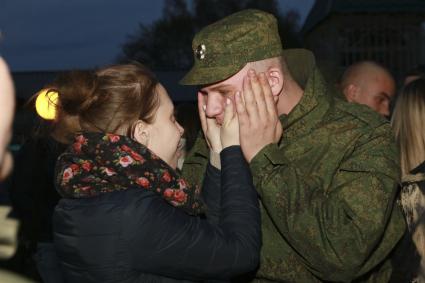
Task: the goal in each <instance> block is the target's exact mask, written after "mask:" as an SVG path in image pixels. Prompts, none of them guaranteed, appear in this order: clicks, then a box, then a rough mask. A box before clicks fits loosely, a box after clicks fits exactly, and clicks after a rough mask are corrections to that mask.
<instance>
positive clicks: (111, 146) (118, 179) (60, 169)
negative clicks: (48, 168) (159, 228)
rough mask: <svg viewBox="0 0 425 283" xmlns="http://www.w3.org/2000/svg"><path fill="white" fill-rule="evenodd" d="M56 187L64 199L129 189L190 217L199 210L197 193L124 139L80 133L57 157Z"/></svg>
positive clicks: (149, 153) (144, 150)
mask: <svg viewBox="0 0 425 283" xmlns="http://www.w3.org/2000/svg"><path fill="white" fill-rule="evenodd" d="M55 176H56V187H57V188H58V191H59V193H60V194H61V195H62V196H63V197H65V198H89V197H94V196H97V195H100V194H103V193H109V192H116V191H122V190H127V189H132V188H139V189H143V190H150V191H153V192H155V193H157V194H159V195H160V196H162V197H163V198H164V200H165V201H167V202H168V203H170V204H171V205H173V206H175V207H179V208H181V209H183V210H185V211H186V212H187V213H189V214H199V213H200V212H201V210H202V203H201V201H200V197H199V195H200V190H199V188H198V187H194V188H192V187H190V186H189V185H188V183H187V182H186V181H185V180H184V179H182V178H181V177H180V176H179V175H178V173H177V172H176V171H175V170H174V169H173V168H171V167H170V166H169V165H168V164H167V163H166V162H165V161H163V160H162V159H161V158H159V157H158V156H157V155H155V154H154V153H153V152H152V151H150V150H149V149H148V148H147V147H145V146H144V145H142V144H140V143H138V142H137V141H134V140H132V139H131V138H129V137H126V136H120V135H115V134H104V133H92V132H90V133H87V132H86V133H82V134H79V135H77V136H76V137H75V142H74V143H73V144H72V145H71V146H70V147H69V148H68V149H67V150H66V151H65V152H64V153H63V154H62V155H61V156H60V157H59V159H58V161H57V164H56V175H55Z"/></svg>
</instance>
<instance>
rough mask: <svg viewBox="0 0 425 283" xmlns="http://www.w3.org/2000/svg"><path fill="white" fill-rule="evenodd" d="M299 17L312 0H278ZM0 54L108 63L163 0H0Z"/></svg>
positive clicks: (60, 65) (19, 61)
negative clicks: (0, 36)
mask: <svg viewBox="0 0 425 283" xmlns="http://www.w3.org/2000/svg"><path fill="white" fill-rule="evenodd" d="M278 1H279V4H280V7H281V9H282V10H283V11H287V10H288V9H295V10H297V11H298V12H299V13H300V15H301V20H302V21H303V20H304V19H305V17H306V15H307V13H308V12H309V10H310V8H311V6H312V4H313V2H314V0H278ZM0 2H1V3H0V30H1V32H2V38H1V39H0V54H1V55H2V56H3V57H4V58H5V59H6V61H8V63H9V65H10V67H11V69H12V70H13V71H33V70H61V69H71V68H91V67H95V66H99V65H104V64H109V63H112V62H113V60H114V59H115V58H116V57H117V55H118V54H119V52H120V45H121V44H122V43H123V42H125V40H126V37H127V36H128V35H129V34H133V33H134V32H135V31H136V30H137V29H138V24H139V23H141V22H142V23H151V22H152V21H153V20H155V19H156V18H158V17H160V16H161V13H162V5H163V1H162V0H152V1H150V0H149V1H148V0H0Z"/></svg>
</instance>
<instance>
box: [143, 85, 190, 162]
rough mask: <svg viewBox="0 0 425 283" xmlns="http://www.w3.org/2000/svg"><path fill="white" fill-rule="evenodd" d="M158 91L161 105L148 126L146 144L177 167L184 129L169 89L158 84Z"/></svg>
mask: <svg viewBox="0 0 425 283" xmlns="http://www.w3.org/2000/svg"><path fill="white" fill-rule="evenodd" d="M156 91H157V93H158V97H159V107H158V109H157V112H156V114H155V119H154V122H153V123H152V124H150V125H148V126H147V129H148V131H147V132H148V137H147V142H145V143H144V144H145V145H146V146H147V147H148V148H149V149H150V150H151V151H153V152H154V153H155V154H156V155H158V156H159V157H160V158H161V159H163V160H164V161H165V162H167V163H168V164H169V165H170V166H171V167H172V168H174V169H175V168H176V166H177V160H178V158H179V153H180V150H179V148H178V146H179V143H180V139H181V137H182V135H183V132H184V130H183V128H182V127H181V126H180V124H179V123H178V122H177V121H176V119H175V117H174V105H173V103H172V101H171V99H170V97H169V96H168V94H167V91H166V90H165V89H164V87H163V86H162V85H161V84H158V87H157V89H156Z"/></svg>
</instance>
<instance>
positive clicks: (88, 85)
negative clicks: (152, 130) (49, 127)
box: [51, 64, 159, 142]
mask: <svg viewBox="0 0 425 283" xmlns="http://www.w3.org/2000/svg"><path fill="white" fill-rule="evenodd" d="M157 86H158V80H157V79H156V78H155V76H154V75H153V73H152V72H151V71H149V70H148V69H147V68H146V67H144V66H142V65H140V64H125V65H114V66H110V67H105V68H101V69H99V70H97V71H94V72H91V71H71V72H69V73H66V74H63V75H60V76H59V77H58V78H57V79H56V80H55V82H54V83H53V84H52V86H51V89H52V90H54V91H57V92H58V93H59V100H58V105H57V117H56V121H55V128H56V129H58V130H57V131H55V134H56V138H57V139H58V140H61V141H64V142H70V141H72V138H73V136H74V135H75V134H76V133H78V132H80V131H90V132H104V133H116V134H124V135H127V136H132V135H133V132H134V126H135V122H136V121H137V120H142V121H144V122H145V123H148V124H150V123H152V122H153V120H154V118H155V113H156V111H155V110H156V109H157V107H158V106H159V98H158V95H157V92H156V91H157Z"/></svg>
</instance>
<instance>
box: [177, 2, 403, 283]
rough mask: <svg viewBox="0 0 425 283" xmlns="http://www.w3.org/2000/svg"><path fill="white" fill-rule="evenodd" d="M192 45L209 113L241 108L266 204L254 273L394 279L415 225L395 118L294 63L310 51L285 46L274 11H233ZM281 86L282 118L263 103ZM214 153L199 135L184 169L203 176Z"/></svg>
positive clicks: (283, 277)
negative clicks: (331, 88)
mask: <svg viewBox="0 0 425 283" xmlns="http://www.w3.org/2000/svg"><path fill="white" fill-rule="evenodd" d="M192 46H193V51H194V57H195V58H194V66H193V68H192V69H191V70H190V71H189V72H188V74H187V75H186V76H185V77H184V78H183V79H182V81H181V83H182V84H184V85H198V86H200V91H199V92H198V105H199V110H200V111H205V113H206V115H207V117H208V118H209V119H215V120H216V122H217V125H218V126H219V125H220V124H221V123H222V121H223V110H224V106H225V103H226V101H227V98H230V99H231V100H233V101H235V103H236V106H237V109H238V115H239V122H240V137H241V146H242V149H243V152H244V154H245V157H246V158H247V160H248V161H249V163H250V167H251V170H252V173H253V178H254V183H255V186H256V189H257V191H258V194H259V198H260V200H261V204H262V232H263V247H262V252H261V263H260V266H259V269H258V271H257V273H256V274H255V279H254V281H255V282H303V283H304V282H323V281H339V282H349V281H354V280H358V281H369V282H371V281H373V282H386V281H388V279H389V277H390V275H391V265H390V262H389V260H388V255H389V253H390V252H391V250H392V249H393V247H394V246H395V245H396V243H397V242H398V241H399V239H400V238H401V236H402V235H403V233H404V231H405V223H404V220H403V217H402V214H401V211H400V209H399V208H398V207H397V206H396V205H395V201H394V199H395V195H396V192H397V189H396V183H397V180H398V178H399V176H398V172H399V166H398V163H397V160H398V157H397V151H396V147H395V144H394V142H393V137H392V134H391V130H390V126H389V124H388V122H387V121H385V119H383V118H382V117H380V116H379V115H377V114H376V113H374V112H371V111H364V108H363V107H361V106H359V105H357V104H349V103H347V102H343V101H342V100H338V99H335V98H334V97H332V96H331V95H328V93H327V89H326V83H325V82H324V79H323V77H322V75H321V74H320V73H319V71H318V70H317V69H316V68H313V69H311V71H310V67H308V66H307V65H306V66H304V65H303V63H305V62H303V63H298V65H287V64H286V62H285V60H286V59H291V60H290V62H291V64H293V63H296V60H294V55H296V54H297V53H299V52H295V53H294V52H293V51H288V50H282V45H281V41H280V38H279V35H278V29H277V23H276V19H275V18H274V17H273V16H272V15H271V14H268V13H265V12H262V11H258V10H244V11H241V12H238V13H235V14H233V15H230V16H228V17H226V18H224V19H222V20H220V21H218V22H216V23H214V24H211V25H209V26H207V27H205V28H204V29H202V30H201V31H200V32H198V33H197V34H196V36H195V38H194V39H193V45H192ZM288 54H290V55H288ZM302 54H306V53H302ZM288 56H291V58H290V57H288ZM303 59H305V58H303ZM288 61H289V60H288ZM307 61H308V60H307ZM310 63H311V62H310ZM297 67H301V68H304V67H305V69H304V70H305V71H308V73H309V74H308V75H309V76H308V79H307V80H303V79H302V78H300V77H297V78H293V77H292V76H291V72H293V71H294V70H297V72H296V74H297V76H298V75H300V74H301V73H302V72H299V69H297ZM257 73H260V74H257ZM303 83H305V84H303ZM241 91H243V93H242V95H241V94H240V92H241ZM270 92H271V93H272V95H273V97H274V103H275V109H276V111H277V114H278V115H279V120H280V121H279V120H277V119H276V121H274V120H273V115H272V114H273V109H272V108H273V107H270V101H264V97H267V96H265V95H264V94H268V93H270ZM235 93H237V95H236V99H235ZM241 99H244V101H245V104H244V103H243V101H242V100H241ZM272 104H273V102H272ZM267 105H268V106H269V107H267ZM275 115H276V114H275ZM276 127H281V129H280V130H279V129H278V128H276ZM282 129H283V133H282ZM276 133H282V134H281V137H279V138H278V139H276V137H275V134H276ZM207 159H208V149H207V146H206V144H205V140H204V139H203V138H199V139H198V140H197V142H196V144H195V146H194V148H193V150H192V151H191V152H190V153H189V156H188V157H187V159H186V160H185V165H184V166H183V174H184V175H185V176H186V177H187V178H188V179H189V180H191V181H192V182H194V183H201V182H202V176H203V172H204V170H205V166H206V164H207V162H208V161H207Z"/></svg>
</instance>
